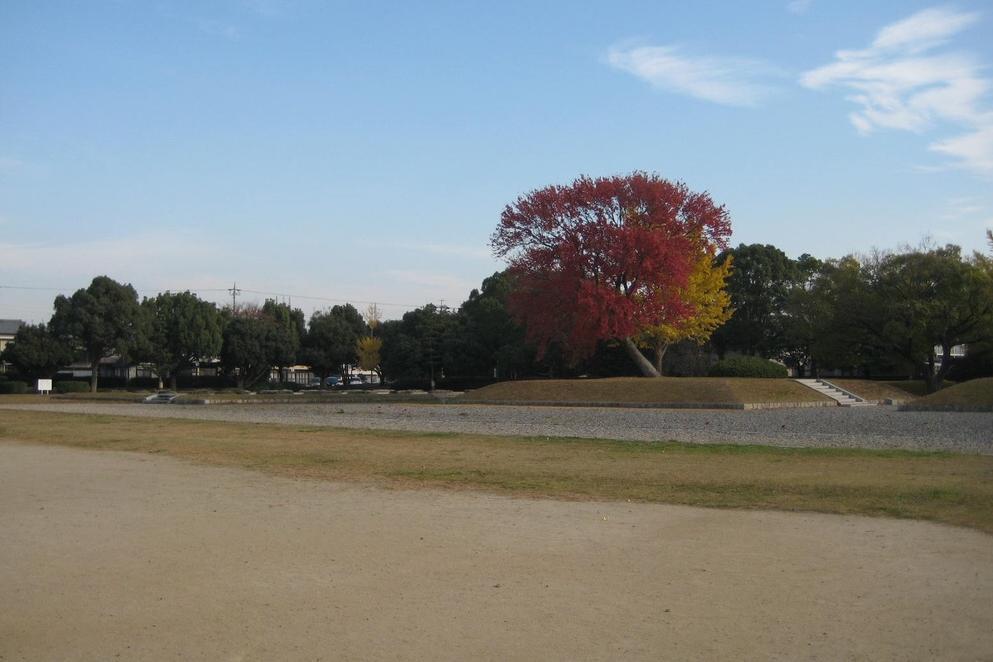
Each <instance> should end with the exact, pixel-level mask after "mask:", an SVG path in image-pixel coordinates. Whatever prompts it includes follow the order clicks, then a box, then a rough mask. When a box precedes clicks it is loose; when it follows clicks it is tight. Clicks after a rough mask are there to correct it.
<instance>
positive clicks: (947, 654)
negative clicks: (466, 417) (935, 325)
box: [0, 443, 993, 660]
mask: <svg viewBox="0 0 993 662" xmlns="http://www.w3.org/2000/svg"><path fill="white" fill-rule="evenodd" d="M0 504H3V506H2V508H0V531H3V535H2V536H0V595H2V596H4V600H3V602H2V606H0V659H4V660H15V659H30V660H35V659H39V660H40V659H46V660H47V659H92V660H98V659H99V660H106V659H114V658H115V656H118V655H119V656H120V657H121V658H123V659H152V660H155V659H175V658H184V659H210V660H215V659H218V660H220V659H228V660H262V659H311V660H313V659H452V660H455V659H459V660H462V659H494V660H507V659H536V658H541V659H562V660H566V659H568V660H575V659H617V658H621V657H623V658H625V659H653V660H655V659H661V658H669V659H714V658H735V659H741V658H746V659H747V658H751V659H799V658H807V659H810V658H821V659H850V658H852V659H894V658H895V659H923V658H944V659H989V658H990V651H993V605H991V603H990V600H989V596H990V595H991V594H993V537H990V536H989V535H986V534H982V533H978V532H975V531H970V530H965V529H958V528H954V527H947V526H942V525H936V524H929V523H923V522H912V521H902V520H881V519H870V518H864V517H847V516H845V517H842V516H831V515H816V514H788V513H775V512H742V511H723V510H712V509H699V508H690V507H679V506H660V505H648V504H630V503H597V502H583V503H575V502H562V501H552V500H532V499H523V498H508V497H498V496H492V495H486V494H479V493H470V492H462V493H460V492H449V491H446V492H438V491H430V490H421V491H401V490H384V489H382V488H376V487H370V486H364V485H360V484H353V483H331V482H321V481H304V480H290V479H285V478H274V477H271V476H267V475H265V474H261V473H253V472H247V471H243V470H236V469H222V468H214V467H202V466H196V465H191V464H187V463H184V462H180V461H176V460H173V459H169V458H163V457H157V456H155V455H148V454H144V455H139V454H127V453H117V452H107V451H102V452H95V451H80V450H75V449H68V448H61V447H49V446H31V445H21V444H9V443H5V444H0Z"/></svg>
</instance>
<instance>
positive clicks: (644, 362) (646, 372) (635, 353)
mask: <svg viewBox="0 0 993 662" xmlns="http://www.w3.org/2000/svg"><path fill="white" fill-rule="evenodd" d="M623 342H624V349H625V351H627V354H628V356H629V357H630V358H631V360H632V361H634V363H635V365H637V366H638V369H639V370H641V374H642V376H644V377H661V375H660V374H659V371H658V370H656V369H655V366H653V365H652V362H651V361H649V360H648V359H646V358H645V355H644V354H642V353H641V350H640V349H638V346H637V345H635V344H634V341H633V340H631V339H630V338H624V340H623Z"/></svg>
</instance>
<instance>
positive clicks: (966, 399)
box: [914, 377, 993, 409]
mask: <svg viewBox="0 0 993 662" xmlns="http://www.w3.org/2000/svg"><path fill="white" fill-rule="evenodd" d="M914 406H915V407H918V408H925V407H934V408H936V409H941V408H944V407H966V408H976V409H993V377H987V378H985V379H972V380H969V381H967V382H962V383H961V384H955V385H954V386H948V387H946V388H943V389H941V390H940V391H938V392H937V393H932V394H931V395H928V396H925V397H923V398H921V399H920V400H917V401H916V402H915V403H914Z"/></svg>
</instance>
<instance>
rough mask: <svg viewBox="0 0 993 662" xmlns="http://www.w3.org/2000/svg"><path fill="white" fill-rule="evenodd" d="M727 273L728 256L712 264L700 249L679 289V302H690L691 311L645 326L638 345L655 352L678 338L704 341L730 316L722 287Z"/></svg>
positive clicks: (728, 299)
mask: <svg viewBox="0 0 993 662" xmlns="http://www.w3.org/2000/svg"><path fill="white" fill-rule="evenodd" d="M730 273H731V258H730V257H728V259H727V260H725V261H724V263H723V264H720V265H716V264H714V256H713V255H712V254H711V253H710V251H707V250H702V251H701V252H700V256H699V258H697V261H696V263H695V264H694V265H693V272H692V273H691V274H690V278H689V280H688V282H687V284H686V287H684V288H683V289H682V291H681V295H682V297H683V301H685V302H686V303H688V304H690V305H691V306H692V307H693V309H694V313H693V314H692V315H689V316H688V317H685V318H683V319H675V320H662V321H661V322H660V323H659V324H657V325H655V326H650V327H648V328H646V329H645V330H644V331H643V332H642V334H641V336H640V337H639V344H640V345H642V346H643V347H652V348H654V349H655V350H656V352H664V351H665V348H667V347H668V346H669V345H671V344H672V343H675V342H679V341H680V340H695V341H696V342H698V343H703V342H705V341H706V340H707V339H708V338H710V335H711V334H712V333H713V332H714V331H715V330H716V329H717V328H718V327H719V326H721V325H722V324H724V322H726V321H728V319H730V317H731V297H730V295H729V294H728V293H727V290H726V289H724V286H725V283H726V282H727V278H728V276H729V275H730Z"/></svg>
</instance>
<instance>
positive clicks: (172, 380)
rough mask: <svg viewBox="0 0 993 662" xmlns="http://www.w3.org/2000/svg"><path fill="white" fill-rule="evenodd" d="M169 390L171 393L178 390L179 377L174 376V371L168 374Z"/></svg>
mask: <svg viewBox="0 0 993 662" xmlns="http://www.w3.org/2000/svg"><path fill="white" fill-rule="evenodd" d="M169 388H171V389H172V390H173V391H178V390H179V375H177V374H176V371H175V370H171V371H170V372H169Z"/></svg>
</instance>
